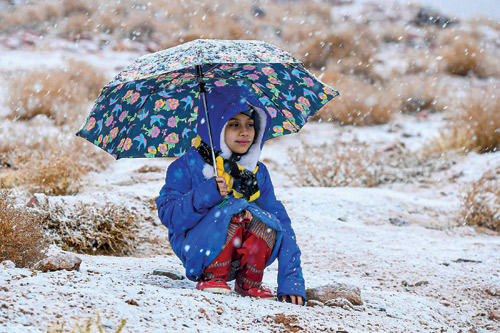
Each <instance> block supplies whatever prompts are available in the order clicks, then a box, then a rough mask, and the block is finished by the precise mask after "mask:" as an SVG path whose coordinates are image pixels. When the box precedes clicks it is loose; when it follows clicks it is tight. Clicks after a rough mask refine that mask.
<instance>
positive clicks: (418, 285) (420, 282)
mask: <svg viewBox="0 0 500 333" xmlns="http://www.w3.org/2000/svg"><path fill="white" fill-rule="evenodd" d="M428 284H429V281H425V280H424V281H418V282H417V283H415V287H420V286H425V285H428Z"/></svg>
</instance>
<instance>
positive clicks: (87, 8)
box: [62, 0, 98, 16]
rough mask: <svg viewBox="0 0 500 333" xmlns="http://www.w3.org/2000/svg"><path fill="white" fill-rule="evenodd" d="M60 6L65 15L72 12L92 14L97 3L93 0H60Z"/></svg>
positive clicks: (96, 7)
mask: <svg viewBox="0 0 500 333" xmlns="http://www.w3.org/2000/svg"><path fill="white" fill-rule="evenodd" d="M62 8H63V10H64V14H65V16H68V15H70V14H73V13H82V14H85V15H87V16H92V15H93V14H94V13H96V10H97V9H98V3H97V2H96V1H95V0H62Z"/></svg>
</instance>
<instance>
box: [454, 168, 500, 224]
mask: <svg viewBox="0 0 500 333" xmlns="http://www.w3.org/2000/svg"><path fill="white" fill-rule="evenodd" d="M495 173H496V175H495ZM499 175H500V168H498V169H497V171H496V172H495V171H493V172H487V173H485V174H483V176H482V177H481V178H480V179H479V180H477V181H476V182H473V183H471V184H469V185H468V186H466V187H464V188H462V210H461V217H462V221H463V223H464V224H466V225H472V226H477V227H480V228H488V229H491V230H495V231H500V176H499Z"/></svg>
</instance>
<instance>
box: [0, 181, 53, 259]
mask: <svg viewBox="0 0 500 333" xmlns="http://www.w3.org/2000/svg"><path fill="white" fill-rule="evenodd" d="M47 246H48V242H47V237H46V236H45V233H44V230H43V227H42V220H41V217H40V215H38V214H37V213H36V212H34V211H32V210H30V209H29V208H26V207H21V206H18V205H16V202H15V197H14V195H13V193H12V192H11V191H7V190H0V262H2V261H3V260H11V261H13V262H14V263H15V264H16V266H17V267H29V266H31V265H32V264H34V263H36V262H37V261H39V260H40V259H42V258H43V256H44V254H45V251H46V249H47Z"/></svg>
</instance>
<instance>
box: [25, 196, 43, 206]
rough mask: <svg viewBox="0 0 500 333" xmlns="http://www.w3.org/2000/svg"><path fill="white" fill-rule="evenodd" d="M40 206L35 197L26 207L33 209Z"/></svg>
mask: <svg viewBox="0 0 500 333" xmlns="http://www.w3.org/2000/svg"><path fill="white" fill-rule="evenodd" d="M38 206H40V202H38V199H37V198H36V197H35V196H33V197H32V198H31V199H30V201H28V203H27V204H26V207H29V208H33V207H38Z"/></svg>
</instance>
